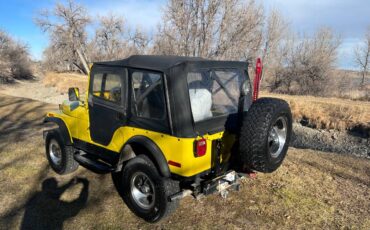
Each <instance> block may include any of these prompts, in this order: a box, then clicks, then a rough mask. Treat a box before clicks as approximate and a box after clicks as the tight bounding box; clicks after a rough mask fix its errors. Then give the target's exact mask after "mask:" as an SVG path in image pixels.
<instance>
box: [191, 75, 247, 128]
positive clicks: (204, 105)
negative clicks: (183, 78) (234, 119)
mask: <svg viewBox="0 0 370 230" xmlns="http://www.w3.org/2000/svg"><path fill="white" fill-rule="evenodd" d="M187 80H188V88H189V96H190V104H191V110H192V114H193V119H194V122H199V121H203V120H206V119H211V118H213V117H218V116H225V115H228V114H232V113H237V111H238V104H239V97H240V89H241V85H242V83H243V74H242V73H241V72H240V71H239V70H238V69H220V70H217V69H213V70H212V69H211V70H210V69H205V70H197V71H194V72H189V73H188V75H187Z"/></svg>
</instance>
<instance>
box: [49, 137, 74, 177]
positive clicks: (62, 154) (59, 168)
mask: <svg viewBox="0 0 370 230" xmlns="http://www.w3.org/2000/svg"><path fill="white" fill-rule="evenodd" d="M45 149H46V158H47V159H48V161H49V164H50V166H51V168H52V169H53V170H54V171H55V172H56V173H58V174H60V175H65V174H69V173H72V172H74V171H76V170H77V168H78V166H79V164H78V162H77V161H76V160H75V159H74V153H75V151H74V148H73V147H72V146H66V145H64V143H63V141H62V139H61V137H60V135H59V133H58V132H57V131H55V130H52V131H49V132H48V134H47V135H46V141H45Z"/></svg>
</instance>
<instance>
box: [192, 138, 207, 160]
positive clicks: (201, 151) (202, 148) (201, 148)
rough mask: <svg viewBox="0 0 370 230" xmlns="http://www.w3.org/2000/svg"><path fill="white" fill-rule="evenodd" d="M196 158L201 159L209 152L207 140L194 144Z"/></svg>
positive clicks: (197, 141)
mask: <svg viewBox="0 0 370 230" xmlns="http://www.w3.org/2000/svg"><path fill="white" fill-rule="evenodd" d="M194 147H195V157H201V156H204V155H206V152H207V140H206V139H204V138H202V139H200V140H196V141H195V142H194Z"/></svg>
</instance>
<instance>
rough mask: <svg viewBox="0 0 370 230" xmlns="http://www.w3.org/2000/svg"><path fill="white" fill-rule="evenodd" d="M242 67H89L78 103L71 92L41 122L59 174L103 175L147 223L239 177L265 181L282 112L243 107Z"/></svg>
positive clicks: (278, 148)
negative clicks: (184, 200)
mask: <svg viewBox="0 0 370 230" xmlns="http://www.w3.org/2000/svg"><path fill="white" fill-rule="evenodd" d="M247 69H248V65H247V63H245V62H235V61H211V60H206V59H202V58H190V57H177V56H131V57H129V58H127V59H124V60H118V61H110V62H98V63H94V64H93V66H92V68H91V72H90V78H89V87H88V92H87V95H86V100H84V101H82V100H80V97H79V92H78V89H77V88H70V89H69V100H68V101H65V102H64V103H63V104H61V105H60V110H59V111H57V112H49V113H47V115H46V118H45V122H47V123H50V122H51V123H55V124H57V128H55V129H50V130H45V131H44V138H45V146H46V156H47V159H48V160H49V163H50V165H51V167H52V168H53V170H55V172H57V173H58V174H68V173H71V172H73V171H75V170H76V169H77V168H78V166H79V165H81V166H83V167H85V168H87V169H90V170H91V171H93V172H96V173H111V174H112V178H113V182H114V184H115V186H116V188H117V190H118V192H119V194H120V195H121V196H122V198H123V200H124V201H125V203H126V204H127V206H128V207H129V208H130V209H131V210H132V211H133V212H134V213H135V214H136V215H137V216H139V217H141V218H143V219H145V220H146V221H148V222H156V221H159V220H160V219H162V218H163V217H165V216H166V215H168V214H169V213H171V212H172V211H174V210H175V209H176V207H177V205H178V203H179V200H180V199H181V198H183V197H185V196H188V195H192V196H194V197H199V196H203V195H208V194H212V193H215V192H218V193H221V195H223V196H226V195H227V190H228V189H238V188H239V182H240V179H241V178H243V176H245V175H246V173H249V172H254V171H259V172H265V173H268V172H273V171H274V170H276V169H277V168H278V167H279V166H280V165H281V163H282V161H283V159H284V157H285V155H286V152H287V149H288V144H289V140H290V137H291V130H292V117H291V112H290V108H289V106H288V104H287V103H286V102H285V101H283V100H280V99H273V98H261V99H258V100H253V99H252V87H251V84H250V79H249V77H248V71H247Z"/></svg>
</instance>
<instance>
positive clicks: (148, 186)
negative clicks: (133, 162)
mask: <svg viewBox="0 0 370 230" xmlns="http://www.w3.org/2000/svg"><path fill="white" fill-rule="evenodd" d="M130 187H131V196H132V198H133V199H134V201H135V203H136V204H137V205H138V206H139V207H141V208H143V209H150V208H152V207H153V206H154V202H155V190H154V184H153V182H152V180H151V179H150V178H149V177H148V176H147V175H146V174H145V173H143V172H136V173H135V174H134V175H133V176H132V179H131V186H130Z"/></svg>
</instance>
